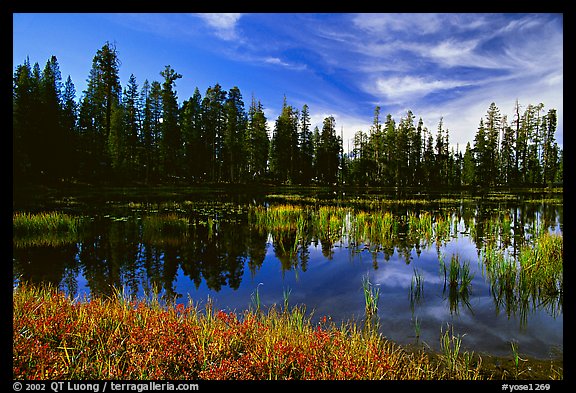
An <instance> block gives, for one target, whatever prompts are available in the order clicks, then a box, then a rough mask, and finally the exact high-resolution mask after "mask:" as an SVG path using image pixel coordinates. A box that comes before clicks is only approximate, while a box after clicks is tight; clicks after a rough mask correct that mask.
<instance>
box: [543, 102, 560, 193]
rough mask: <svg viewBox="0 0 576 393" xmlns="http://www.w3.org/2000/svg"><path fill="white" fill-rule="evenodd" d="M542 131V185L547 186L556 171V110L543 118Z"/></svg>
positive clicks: (552, 179) (552, 110) (552, 180)
mask: <svg viewBox="0 0 576 393" xmlns="http://www.w3.org/2000/svg"><path fill="white" fill-rule="evenodd" d="M544 120H545V121H544V123H543V129H544V138H543V139H544V140H543V152H542V167H543V182H542V183H543V185H549V184H550V183H552V182H554V181H555V180H556V171H557V170H558V145H557V144H556V141H555V137H554V134H555V133H556V123H557V118H556V110H555V109H550V110H549V111H548V114H547V115H546V116H545V117H544Z"/></svg>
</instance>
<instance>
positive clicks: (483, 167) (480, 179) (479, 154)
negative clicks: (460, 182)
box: [474, 119, 490, 186]
mask: <svg viewBox="0 0 576 393" xmlns="http://www.w3.org/2000/svg"><path fill="white" fill-rule="evenodd" d="M486 146H487V141H486V129H485V128H484V120H483V119H480V125H479V126H478V131H477V132H476V136H475V137H474V163H475V167H476V184H478V185H481V186H487V185H488V183H489V181H490V179H489V174H490V172H489V170H490V163H488V158H489V154H488V153H487V148H486Z"/></svg>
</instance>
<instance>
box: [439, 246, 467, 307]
mask: <svg viewBox="0 0 576 393" xmlns="http://www.w3.org/2000/svg"><path fill="white" fill-rule="evenodd" d="M440 261H441V270H443V272H444V294H446V289H448V303H449V306H450V307H449V308H450V312H451V313H456V314H457V313H458V312H459V310H460V304H462V303H463V304H464V305H465V306H466V307H467V308H468V310H470V311H472V306H471V304H470V300H469V299H470V294H471V284H472V280H473V278H474V275H473V274H472V273H471V272H470V263H469V262H468V261H464V262H462V263H460V257H459V255H457V254H455V255H452V257H451V259H450V265H449V267H448V268H447V267H446V264H445V262H444V259H443V258H440Z"/></svg>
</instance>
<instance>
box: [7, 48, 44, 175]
mask: <svg viewBox="0 0 576 393" xmlns="http://www.w3.org/2000/svg"><path fill="white" fill-rule="evenodd" d="M35 84H36V83H35V82H34V81H33V75H32V68H31V66H30V60H29V59H28V58H27V59H26V60H25V61H24V63H23V64H21V65H19V66H17V67H16V71H15V72H14V77H13V82H12V160H13V175H14V181H15V182H16V181H20V180H25V179H28V178H29V176H30V175H31V171H32V160H33V158H32V154H33V151H32V149H31V147H32V146H34V139H35V133H36V132H35V130H34V125H35V124H34V120H35V119H37V114H36V113H34V110H35V107H36V104H35V101H36V100H37V99H38V94H35V93H37V92H35V91H34V90H35V88H34V85H35Z"/></svg>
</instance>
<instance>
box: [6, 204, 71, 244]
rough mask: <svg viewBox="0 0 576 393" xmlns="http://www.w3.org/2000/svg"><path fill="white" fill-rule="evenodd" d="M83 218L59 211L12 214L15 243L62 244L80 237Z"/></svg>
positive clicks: (69, 242)
mask: <svg viewBox="0 0 576 393" xmlns="http://www.w3.org/2000/svg"><path fill="white" fill-rule="evenodd" d="M81 226H82V218H81V217H76V216H72V215H69V214H66V213H61V212H57V211H51V212H41V213H34V214H33V213H27V212H14V213H13V214H12V233H13V243H14V245H15V246H16V247H30V246H53V247H56V246H61V245H66V244H71V243H74V242H77V241H78V240H79V238H80V231H81Z"/></svg>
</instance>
